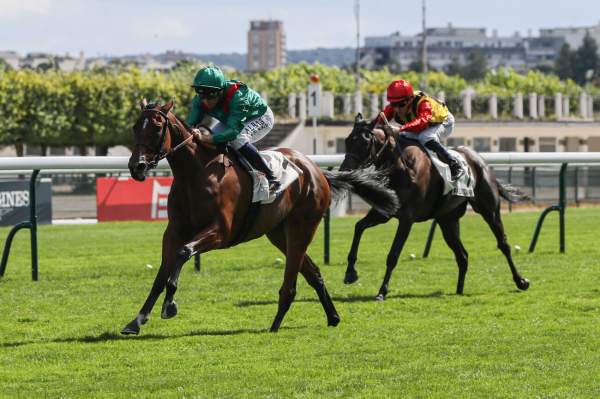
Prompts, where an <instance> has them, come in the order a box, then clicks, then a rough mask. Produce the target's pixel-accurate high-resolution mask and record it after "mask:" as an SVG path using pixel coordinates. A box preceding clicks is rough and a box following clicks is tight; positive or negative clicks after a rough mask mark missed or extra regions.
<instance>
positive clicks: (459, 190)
mask: <svg viewBox="0 0 600 399" xmlns="http://www.w3.org/2000/svg"><path fill="white" fill-rule="evenodd" d="M425 149H426V151H427V153H428V154H429V158H431V161H432V162H433V165H434V166H435V168H436V169H437V171H438V173H439V174H440V176H441V177H442V179H443V180H444V195H446V194H448V193H451V194H452V195H456V196H459V197H473V196H475V191H474V190H473V188H474V187H475V178H474V176H473V172H472V171H471V168H469V165H468V164H467V161H466V160H465V157H464V156H463V155H462V154H461V153H460V152H458V151H454V150H448V151H450V153H451V154H452V155H453V156H454V157H456V159H458V161H459V162H460V163H461V165H462V167H463V169H464V170H465V174H464V175H462V176H461V177H460V179H458V180H457V181H455V182H453V181H452V178H451V176H452V175H451V173H450V167H449V166H448V165H447V164H446V163H445V162H442V161H440V159H439V158H438V156H437V154H436V153H435V152H433V151H431V150H429V149H427V148H425Z"/></svg>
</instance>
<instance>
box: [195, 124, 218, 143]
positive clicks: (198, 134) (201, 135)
mask: <svg viewBox="0 0 600 399" xmlns="http://www.w3.org/2000/svg"><path fill="white" fill-rule="evenodd" d="M192 134H193V135H194V138H195V139H196V140H198V141H201V142H210V143H212V142H213V140H212V134H211V133H210V130H208V129H206V128H205V127H202V126H200V127H198V128H193V129H192Z"/></svg>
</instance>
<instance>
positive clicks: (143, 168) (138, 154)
mask: <svg viewBox="0 0 600 399" xmlns="http://www.w3.org/2000/svg"><path fill="white" fill-rule="evenodd" d="M140 107H141V109H142V110H141V112H140V116H139V117H138V119H137V121H136V122H135V124H134V125H133V139H134V146H133V151H132V152H131V157H130V158H129V163H128V166H129V172H131V177H133V178H134V179H135V180H137V181H144V180H145V179H146V172H148V171H149V170H150V169H152V168H154V167H156V165H157V164H158V161H160V160H161V159H163V158H164V157H165V156H166V154H167V153H168V151H169V149H170V148H171V135H170V134H169V127H170V125H171V123H170V122H169V117H168V116H167V115H168V113H169V112H170V111H171V108H173V102H172V101H169V102H168V103H166V104H165V105H160V104H158V103H155V104H148V102H147V101H146V99H143V100H142V101H141V102H140Z"/></svg>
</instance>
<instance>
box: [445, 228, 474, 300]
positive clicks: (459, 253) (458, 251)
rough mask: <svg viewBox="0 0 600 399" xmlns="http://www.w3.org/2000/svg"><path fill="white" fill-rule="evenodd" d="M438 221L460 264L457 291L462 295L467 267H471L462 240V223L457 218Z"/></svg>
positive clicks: (457, 262)
mask: <svg viewBox="0 0 600 399" xmlns="http://www.w3.org/2000/svg"><path fill="white" fill-rule="evenodd" d="M438 223H439V225H440V229H441V230H442V234H443V236H444V240H445V241H446V244H448V246H449V247H450V249H451V250H452V252H454V258H455V259H456V264H457V265H458V281H457V283H456V293H457V294H458V295H461V294H462V293H463V289H464V286H465V276H466V275H467V269H468V267H469V254H468V253H467V250H466V249H465V247H464V246H463V245H462V242H461V240H460V225H459V222H458V219H456V218H452V219H442V220H438Z"/></svg>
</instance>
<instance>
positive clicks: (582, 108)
mask: <svg viewBox="0 0 600 399" xmlns="http://www.w3.org/2000/svg"><path fill="white" fill-rule="evenodd" d="M587 97H588V96H587V93H586V92H584V91H583V92H581V94H580V95H579V116H581V117H582V118H583V119H587V117H588V115H587Z"/></svg>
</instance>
